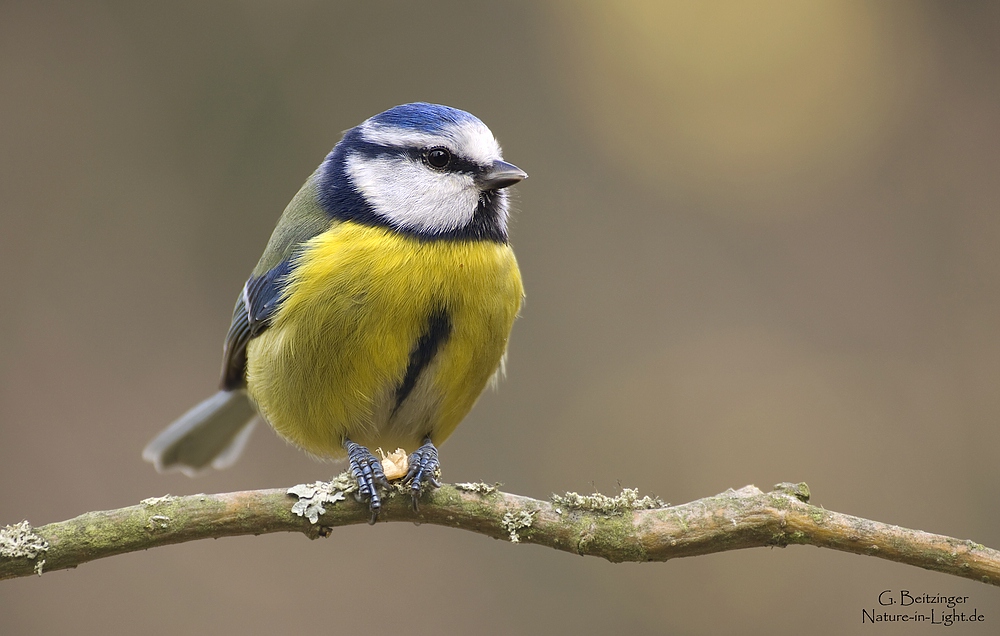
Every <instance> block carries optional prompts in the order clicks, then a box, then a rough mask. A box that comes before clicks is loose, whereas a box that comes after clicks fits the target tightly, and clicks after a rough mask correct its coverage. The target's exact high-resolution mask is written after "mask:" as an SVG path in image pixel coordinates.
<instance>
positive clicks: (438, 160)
mask: <svg viewBox="0 0 1000 636" xmlns="http://www.w3.org/2000/svg"><path fill="white" fill-rule="evenodd" d="M426 156H427V165H429V166H430V167H431V168H437V169H438V170H441V169H442V168H447V167H448V164H449V163H451V153H450V152H448V149H447V148H431V149H430V150H428V151H427V155H426Z"/></svg>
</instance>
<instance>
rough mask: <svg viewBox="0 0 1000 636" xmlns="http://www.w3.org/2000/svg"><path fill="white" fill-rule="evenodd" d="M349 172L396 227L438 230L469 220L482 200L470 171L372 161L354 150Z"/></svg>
mask: <svg viewBox="0 0 1000 636" xmlns="http://www.w3.org/2000/svg"><path fill="white" fill-rule="evenodd" d="M345 166H346V168H347V176H348V177H349V178H350V179H351V181H352V182H353V183H354V187H355V188H357V189H358V191H359V192H361V194H362V195H363V196H364V197H365V199H366V200H367V201H368V203H369V204H370V205H371V206H372V208H373V209H374V210H375V213H376V214H378V215H379V216H381V217H382V218H384V219H385V220H386V221H388V222H389V223H390V224H391V225H393V226H394V227H397V228H400V229H408V230H415V231H418V232H426V233H429V234H438V233H442V232H447V231H450V230H455V229H458V228H460V227H462V226H464V225H466V224H468V223H469V222H470V221H471V220H472V217H473V216H474V215H475V213H476V206H477V205H478V204H479V188H478V187H477V186H476V184H475V182H474V181H473V179H472V176H471V175H468V174H460V173H452V172H438V171H436V170H432V169H431V168H428V167H427V166H425V165H424V164H423V162H421V161H415V160H413V159H410V158H408V157H400V156H381V157H376V158H373V159H370V158H366V157H364V156H362V155H360V154H359V153H356V152H352V153H350V154H348V155H347V157H346V159H345Z"/></svg>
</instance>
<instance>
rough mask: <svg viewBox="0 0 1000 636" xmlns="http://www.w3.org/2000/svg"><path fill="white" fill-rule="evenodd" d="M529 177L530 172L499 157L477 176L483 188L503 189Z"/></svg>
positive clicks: (477, 181)
mask: <svg viewBox="0 0 1000 636" xmlns="http://www.w3.org/2000/svg"><path fill="white" fill-rule="evenodd" d="M527 177H528V173H527V172H525V171H524V170H521V169H520V168H518V167H517V166H515V165H514V164H512V163H507V162H506V161H500V160H499V159H497V160H496V161H494V162H493V165H492V166H490V167H489V169H488V170H486V172H484V173H482V174H481V175H479V176H478V177H476V183H478V184H479V187H480V188H482V189H483V190H502V189H504V188H509V187H510V186H512V185H514V184H515V183H517V182H519V181H521V180H522V179H526V178H527Z"/></svg>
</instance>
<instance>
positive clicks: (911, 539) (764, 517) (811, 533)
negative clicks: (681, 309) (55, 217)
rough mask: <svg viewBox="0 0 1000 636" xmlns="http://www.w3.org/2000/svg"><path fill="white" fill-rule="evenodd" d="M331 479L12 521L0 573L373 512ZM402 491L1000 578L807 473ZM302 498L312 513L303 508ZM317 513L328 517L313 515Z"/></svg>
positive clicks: (993, 562)
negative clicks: (839, 502) (838, 503)
mask: <svg viewBox="0 0 1000 636" xmlns="http://www.w3.org/2000/svg"><path fill="white" fill-rule="evenodd" d="M342 483H343V482H342ZM328 486H329V485H327V484H323V485H318V484H310V485H303V486H297V487H295V488H293V489H291V490H293V491H295V492H296V494H297V495H300V496H301V495H304V496H305V497H307V498H306V499H303V498H301V497H297V496H295V495H289V494H288V491H286V490H280V489H275V490H256V491H246V492H234V493H226V494H218V495H191V496H185V497H171V496H167V497H159V498H154V499H146V500H144V501H143V502H142V503H140V504H139V505H137V506H129V507H127V508H120V509H118V510H108V511H102V512H88V513H86V514H83V515H80V516H79V517H76V518H75V519H70V520H68V521H61V522H57V523H50V524H48V525H45V526H41V527H39V528H34V529H32V528H31V527H30V526H28V524H27V523H22V524H15V525H13V526H7V527H6V528H3V529H0V579H7V578H15V577H20V576H28V575H30V574H33V573H38V574H41V573H42V572H50V571H52V570H61V569H64V568H73V567H76V566H77V565H80V564H81V563H86V562H87V561H93V560H94V559H100V558H104V557H108V556H112V555H115V554H124V553H126V552H134V551H136V550H145V549H148V548H153V547H156V546H161V545H169V544H173V543H183V542H185V541H194V540H196V539H206V538H209V537H211V538H218V537H231V536H241V535H251V534H252V535H258V534H265V533H270V532H301V533H303V534H305V535H306V536H307V537H309V538H312V539H315V538H318V537H322V536H327V535H329V534H330V532H331V531H332V529H333V528H334V527H337V526H344V525H351V524H359V523H365V522H366V521H367V520H368V516H369V513H368V509H367V507H366V506H365V505H363V504H361V503H358V502H357V501H355V499H354V497H353V496H346V497H345V496H344V495H345V493H346V492H350V491H351V488H350V487H348V488H344V487H343V486H341V488H342V489H341V490H337V489H336V488H334V489H333V490H324V488H325V487H328ZM314 494H315V496H314ZM395 495H396V493H394V492H390V493H389V497H388V498H387V500H386V501H385V504H384V508H383V512H382V520H383V521H409V522H414V521H418V522H420V523H432V524H436V525H442V526H450V527H455V528H462V529H465V530H471V531H472V532H478V533H480V534H484V535H487V536H490V537H493V538H495V539H504V540H509V541H513V542H515V543H516V542H522V543H536V544H539V545H545V546H549V547H552V548H556V549H557V550H563V551H566V552H573V553H576V554H581V555H592V556H599V557H603V558H605V559H607V560H609V561H613V562H620V561H666V560H668V559H674V558H678V557H688V556H696V555H700V554H711V553H715V552H723V551H726V550H738V549H742V548H753V547H761V546H778V547H784V546H786V545H790V544H802V545H814V546H817V547H821V548H832V549H834V550H841V551H843V552H851V553H854V554H862V555H867V556H876V557H879V558H882V559H887V560H889V561H897V562H899V563H906V564H909V565H915V566H918V567H922V568H925V569H928V570H936V571H938V572H945V573H947V574H954V575H956V576H961V577H964V578H968V579H974V580H978V581H981V582H983V583H987V584H990V585H1000V552H998V551H997V550H993V549H990V548H987V547H985V546H982V545H980V544H978V543H973V542H972V541H965V540H959V539H953V538H951V537H946V536H942V535H936V534H930V533H927V532H922V531H919V530H909V529H906V528H900V527H898V526H893V525H888V524H884V523H879V522H877V521H870V520H867V519H861V518H859V517H852V516H850V515H845V514H841V513H837V512H831V511H829V510H825V509H823V508H820V507H817V506H814V505H811V504H809V503H808V500H809V490H808V487H807V486H806V485H805V484H778V485H777V486H775V490H773V491H772V492H768V493H765V492H762V491H760V490H759V489H758V488H756V487H754V486H746V487H744V488H741V489H739V490H736V491H734V490H729V491H726V492H724V493H722V494H719V495H716V496H714V497H706V498H704V499H699V500H697V501H693V502H691V503H687V504H683V505H679V506H669V507H658V506H660V505H661V502H659V501H658V500H651V499H649V498H644V499H641V500H640V499H638V497H637V496H636V495H635V491H632V490H627V489H626V490H625V491H623V493H622V495H619V496H618V497H614V498H612V497H605V496H603V495H593V496H588V497H581V496H579V495H576V494H575V493H568V494H567V496H565V497H553V502H547V501H539V500H537V499H531V498H529V497H522V496H519V495H512V494H508V493H503V492H500V491H498V490H496V489H495V488H494V487H492V486H487V485H486V484H457V485H450V484H445V485H444V486H442V487H441V488H440V489H437V490H435V491H433V492H430V493H427V494H425V495H424V497H423V498H422V500H421V505H420V511H419V512H414V511H413V510H412V509H411V507H410V501H409V497H408V496H395ZM310 496H312V497H313V498H312V499H309V498H308V497H310ZM293 506H294V507H295V509H296V510H298V511H299V513H304V514H305V515H306V516H299V514H296V513H295V512H293ZM653 506H657V507H653ZM309 515H312V516H313V518H315V519H316V520H317V523H311V522H310V521H309V519H308V518H307V516H309Z"/></svg>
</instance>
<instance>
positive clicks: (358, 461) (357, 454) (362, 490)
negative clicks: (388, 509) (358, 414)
mask: <svg viewBox="0 0 1000 636" xmlns="http://www.w3.org/2000/svg"><path fill="white" fill-rule="evenodd" d="M344 449H345V450H346V451H347V460H348V462H349V465H350V467H351V474H352V475H354V478H355V479H357V480H358V495H357V496H358V501H364V500H368V509H369V510H371V513H372V516H371V519H369V520H368V523H369V525H374V523H375V522H376V521H378V513H379V512H381V511H382V497H381V496H379V492H378V489H379V486H381V487H382V488H388V487H389V481H388V480H387V479H386V478H385V473H384V472H382V462H380V461H379V460H378V459H377V458H376V457H375V456H374V455H372V452H371V451H370V450H368V449H367V448H365V447H364V446H362V445H361V444H355V443H354V442H352V441H351V440H349V439H345V440H344Z"/></svg>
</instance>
